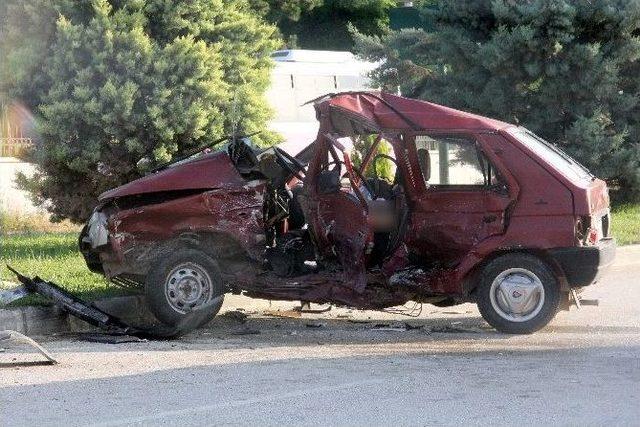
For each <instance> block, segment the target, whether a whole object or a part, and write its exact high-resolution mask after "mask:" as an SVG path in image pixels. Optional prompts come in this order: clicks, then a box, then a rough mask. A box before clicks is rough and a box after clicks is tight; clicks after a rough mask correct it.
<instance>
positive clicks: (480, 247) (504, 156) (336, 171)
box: [80, 92, 615, 333]
mask: <svg viewBox="0 0 640 427" xmlns="http://www.w3.org/2000/svg"><path fill="white" fill-rule="evenodd" d="M314 102H315V108H316V112H317V118H318V120H319V123H320V128H319V132H318V136H317V138H316V140H315V141H314V142H312V143H311V144H310V145H309V146H308V147H307V148H306V149H304V150H303V151H302V152H301V153H299V154H298V155H296V156H295V157H294V156H291V155H289V154H287V153H286V152H284V151H282V150H281V149H279V148H277V147H271V148H267V149H257V148H255V147H253V146H251V144H250V142H248V141H247V140H246V139H232V140H230V141H229V142H228V143H226V144H225V145H224V146H222V147H221V148H220V149H218V150H217V151H216V152H213V153H209V154H201V155H199V156H196V157H193V158H190V159H187V160H184V161H181V162H178V163H177V164H174V165H170V166H168V167H165V168H160V170H157V171H155V172H154V173H152V174H149V175H147V176H145V177H143V178H140V179H138V180H136V181H133V182H130V183H128V184H126V185H123V186H121V187H118V188H115V189H113V190H110V191H107V192H105V193H104V194H102V195H101V196H100V198H99V204H98V206H97V207H96V209H95V211H94V213H93V215H92V217H91V219H90V220H89V222H88V224H87V225H86V227H85V228H84V230H83V232H82V234H81V236H80V248H81V251H82V253H83V254H84V256H85V259H86V261H87V264H88V266H89V267H90V268H91V269H92V270H93V271H96V272H100V273H102V274H104V275H105V276H107V277H108V278H109V279H110V280H111V281H113V282H114V283H116V284H119V285H122V286H129V287H137V288H144V292H145V294H146V300H147V301H148V304H149V307H150V309H151V311H152V312H153V313H154V315H155V316H156V317H157V318H158V319H159V320H160V321H161V322H163V323H165V324H167V325H174V324H176V323H178V322H180V321H181V319H183V318H184V317H185V316H187V315H188V314H189V313H190V312H192V311H194V310H197V309H198V307H200V306H203V305H205V304H207V303H208V302H210V301H212V300H213V299H214V298H219V297H220V296H221V295H223V294H224V293H228V292H233V293H243V294H245V295H248V296H251V297H258V298H267V299H280V300H297V301H303V302H314V303H332V304H338V305H344V306H351V307H356V308H362V309H385V308H389V307H396V306H400V305H403V304H405V303H407V302H409V301H414V302H418V303H431V304H435V305H438V306H447V305H454V304H459V303H462V302H467V301H473V302H476V303H477V304H478V307H479V309H480V312H481V313H482V316H483V317H484V318H485V319H486V321H487V322H488V323H490V324H491V325H492V326H494V327H495V328H496V329H498V330H500V331H503V332H508V333H531V332H533V331H536V330H538V329H540V328H542V327H543V326H545V325H546V324H547V323H548V322H549V321H550V320H551V319H552V318H553V317H554V316H555V314H556V312H557V311H558V310H559V308H560V307H562V306H563V305H566V304H567V303H568V301H569V299H570V298H572V295H573V298H577V297H576V293H575V290H576V289H577V288H581V287H584V286H587V285H590V284H592V283H594V282H595V281H596V280H597V278H598V276H599V274H600V273H601V271H602V270H603V269H604V267H606V266H607V265H609V264H610V263H611V262H612V260H613V257H614V254H615V242H614V240H613V239H612V238H611V237H610V233H609V225H610V212H609V197H608V190H607V186H606V184H605V182H604V181H602V180H599V179H597V178H596V177H594V176H593V175H592V174H591V173H589V171H588V170H586V169H585V168H584V167H583V166H581V165H580V164H579V163H577V162H576V161H575V160H573V159H572V158H570V157H569V156H568V155H566V154H565V153H564V152H562V151H561V150H559V149H558V148H557V147H555V146H554V145H551V144H549V143H547V142H545V141H544V140H542V139H541V138H539V137H537V136H536V135H534V134H533V133H531V132H529V131H528V130H526V129H524V128H521V127H517V126H514V125H511V124H508V123H503V122H500V121H497V120H492V119H489V118H485V117H481V116H478V115H474V114H469V113H466V112H462V111H458V110H454V109H451V108H447V107H444V106H441V105H437V104H433V103H429V102H422V101H417V100H412V99H407V98H403V97H399V96H394V95H390V94H387V93H379V92H357V93H341V94H336V95H327V96H325V97H323V98H321V99H318V100H315V101H314ZM364 140H367V141H369V144H368V146H369V149H368V151H366V152H365V153H362V155H361V156H360V157H359V159H358V164H359V166H356V162H354V159H353V158H352V157H353V155H352V147H353V146H354V145H356V144H358V143H359V142H362V141H364ZM383 144H386V145H387V146H389V147H391V149H390V150H387V151H386V154H385V153H382V152H381V150H380V149H379V148H380V147H381V146H382V145H383ZM381 161H383V162H387V164H390V165H391V169H390V170H391V171H392V172H393V174H394V176H392V177H391V179H389V178H388V177H387V178H385V177H380V176H376V174H375V173H372V171H375V170H377V169H376V167H375V165H376V163H377V162H381ZM219 301H220V302H219V303H218V304H221V298H219ZM218 309H219V305H218Z"/></svg>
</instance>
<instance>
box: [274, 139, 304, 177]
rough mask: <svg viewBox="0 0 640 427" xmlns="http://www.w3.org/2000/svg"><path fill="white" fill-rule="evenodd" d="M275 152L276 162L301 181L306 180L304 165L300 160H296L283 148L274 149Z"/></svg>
mask: <svg viewBox="0 0 640 427" xmlns="http://www.w3.org/2000/svg"><path fill="white" fill-rule="evenodd" d="M273 152H274V153H275V155H276V161H277V162H278V164H279V165H280V166H282V167H283V168H284V169H285V170H286V171H287V172H289V173H290V174H291V175H294V176H295V177H296V178H298V179H299V180H303V179H304V175H303V174H304V165H303V164H302V162H300V160H298V159H296V158H295V157H293V156H292V155H291V154H289V153H287V152H286V151H284V150H283V149H282V148H278V147H273Z"/></svg>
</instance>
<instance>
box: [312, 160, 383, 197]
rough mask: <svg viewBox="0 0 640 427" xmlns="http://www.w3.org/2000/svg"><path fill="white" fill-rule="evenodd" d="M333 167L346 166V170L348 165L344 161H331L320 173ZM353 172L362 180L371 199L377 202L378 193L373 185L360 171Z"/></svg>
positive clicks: (354, 169) (355, 169)
mask: <svg viewBox="0 0 640 427" xmlns="http://www.w3.org/2000/svg"><path fill="white" fill-rule="evenodd" d="M331 165H345V168H346V164H345V163H344V162H343V161H342V160H337V161H335V160H334V161H331V162H329V163H327V164H326V165H324V166H323V167H322V169H321V170H320V171H323V170H325V169H328V168H329V166H331ZM353 171H354V172H355V174H356V175H358V178H360V182H361V183H362V185H363V186H364V188H366V189H367V191H368V192H369V194H370V195H371V198H372V199H374V200H375V199H376V192H375V191H373V188H372V187H371V185H370V184H369V182H368V181H367V179H366V178H365V177H364V175H362V172H361V171H360V169H358V168H355V167H354V168H353Z"/></svg>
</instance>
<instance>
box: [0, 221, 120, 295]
mask: <svg viewBox="0 0 640 427" xmlns="http://www.w3.org/2000/svg"><path fill="white" fill-rule="evenodd" d="M77 239H78V234H77V233H75V232H73V233H69V232H68V233H42V234H27V235H24V234H19V235H9V236H7V235H5V236H2V235H0V264H1V265H0V272H1V273H0V277H1V278H2V279H3V280H8V281H11V282H15V281H16V279H15V277H14V275H13V273H11V272H10V271H8V270H7V269H6V268H5V265H6V264H8V265H10V266H12V267H13V268H15V269H16V270H18V271H19V272H20V273H22V274H24V275H26V276H35V275H39V276H40V277H42V278H43V279H45V280H49V281H52V282H55V283H57V284H58V285H60V286H62V287H63V288H65V289H67V290H69V291H70V292H72V293H74V294H75V295H77V296H79V297H80V298H83V299H86V300H92V299H96V298H99V297H104V296H108V295H124V294H126V293H127V291H125V290H122V289H120V288H117V287H116V286H115V285H113V284H109V282H108V281H107V280H106V279H105V278H104V277H102V276H101V275H99V274H95V273H92V272H91V271H89V269H88V268H87V266H86V264H85V263H84V259H83V258H82V255H81V254H80V252H78V245H77ZM43 302H44V299H43V298H40V297H38V296H33V297H27V298H25V299H23V300H21V301H16V302H15V303H14V304H19V305H24V304H29V305H32V304H40V303H43Z"/></svg>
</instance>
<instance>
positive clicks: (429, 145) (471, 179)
mask: <svg viewBox="0 0 640 427" xmlns="http://www.w3.org/2000/svg"><path fill="white" fill-rule="evenodd" d="M415 143H416V151H417V154H418V162H419V164H420V169H421V170H422V175H423V177H424V180H425V182H426V184H427V185H428V186H437V187H447V186H451V187H453V186H465V187H486V186H490V185H492V184H494V183H495V182H496V178H495V171H494V170H493V168H492V167H491V164H490V163H489V161H488V160H487V158H486V157H485V156H484V154H483V153H482V152H481V151H480V149H479V148H478V146H477V144H476V141H475V140H473V139H469V138H467V137H457V136H432V135H419V136H416V140H415Z"/></svg>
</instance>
